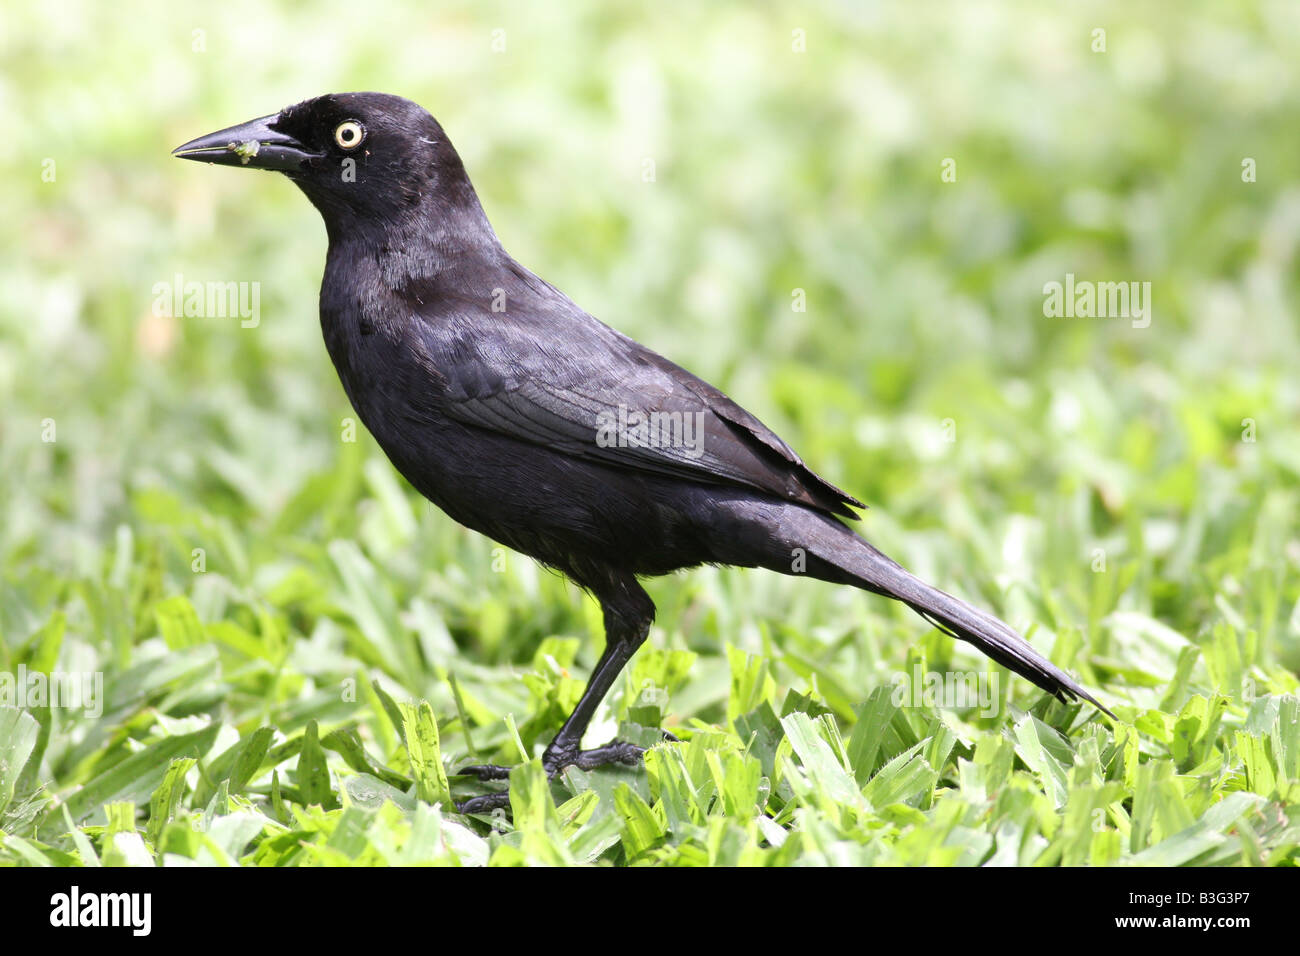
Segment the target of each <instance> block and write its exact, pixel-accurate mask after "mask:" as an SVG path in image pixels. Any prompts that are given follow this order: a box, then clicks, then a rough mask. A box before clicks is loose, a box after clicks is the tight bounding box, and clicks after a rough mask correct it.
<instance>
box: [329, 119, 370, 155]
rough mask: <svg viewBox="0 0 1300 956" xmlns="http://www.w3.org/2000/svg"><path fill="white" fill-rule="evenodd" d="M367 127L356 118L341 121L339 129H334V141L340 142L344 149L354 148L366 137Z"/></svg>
mask: <svg viewBox="0 0 1300 956" xmlns="http://www.w3.org/2000/svg"><path fill="white" fill-rule="evenodd" d="M365 135H366V130H365V127H364V126H362V125H361V124H360V123H358V122H357V121H356V120H348V121H347V122H344V123H339V126H338V129H336V130H335V131H334V142H336V143H338V144H339V145H340V146H342V147H343V148H344V149H352V148H353V147H354V146H356V145H357V144H358V143H360V142H361V140H362V139H364V138H365Z"/></svg>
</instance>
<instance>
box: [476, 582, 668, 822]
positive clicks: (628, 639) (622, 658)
mask: <svg viewBox="0 0 1300 956" xmlns="http://www.w3.org/2000/svg"><path fill="white" fill-rule="evenodd" d="M619 583H620V584H621V587H620V588H619V589H618V591H619V593H617V595H616V597H615V599H614V600H611V599H610V597H606V596H605V595H604V594H602V593H601V592H597V596H598V597H599V598H600V600H601V607H602V609H603V610H604V615H605V650H604V653H602V654H601V655H600V660H599V661H597V662H596V669H595V670H594V671H592V674H591V679H590V680H589V681H588V682H587V687H586V690H584V691H583V692H582V697H581V698H580V699H579V700H578V705H577V706H576V707H574V708H573V713H571V714H570V715H569V718H568V719H567V720H566V721H565V722H564V726H563V727H561V728H560V732H559V733H557V734H556V735H555V739H554V740H552V741H551V743H550V745H549V746H548V747H547V748H546V750H545V752H543V754H542V766H543V767H544V768H545V769H546V772H547V774H548V775H549V776H552V777H554V776H557V775H558V774H559V773H560V771H562V770H563V769H564V768H565V767H570V766H576V767H579V768H581V769H583V770H591V769H593V768H595V767H602V766H605V765H606V764H611V763H623V764H635V763H636V762H637V761H638V760H640V759H641V755H642V754H644V753H645V749H644V748H643V747H638V746H637V745H636V744H631V743H628V742H626V741H622V740H613V741H610V742H609V743H607V744H605V745H604V746H602V747H596V748H594V749H592V750H579V749H578V748H579V746H580V745H581V743H582V735H583V734H584V733H586V731H587V726H588V724H590V723H591V718H592V716H594V715H595V713H596V708H597V707H599V706H600V702H601V701H602V700H604V699H605V695H606V694H607V693H609V689H610V687H612V686H613V685H614V681H615V680H616V679H617V678H618V675H619V674H620V673H621V672H622V670H623V668H624V667H625V666H626V665H627V662H628V661H629V660H631V659H632V655H633V654H635V653H636V651H637V648H639V647H640V646H641V645H642V644H643V643H645V639H646V635H648V634H649V633H650V623H651V621H653V620H654V604H653V603H652V602H651V601H650V596H649V595H648V594H646V593H645V591H644V590H642V588H641V586H640V585H639V584H637V583H636V580H635V578H628V579H627V580H626V581H620V582H619ZM593 590H594V589H593ZM611 597H613V595H611ZM459 772H460V773H461V774H468V775H471V776H475V777H478V778H479V779H480V780H504V779H506V778H507V777H509V776H510V768H509V767H502V766H499V765H496V764H482V765H478V766H472V767H462V768H461V769H460V771H459ZM508 799H509V798H508V795H507V794H506V793H505V792H504V791H502V792H501V793H492V794H486V795H485V796H482V797H475V798H473V799H471V800H467V801H466V802H465V803H463V804H461V806H460V809H461V812H463V813H479V812H482V811H484V810H490V809H495V808H496V807H500V806H505V805H506V804H507V803H508Z"/></svg>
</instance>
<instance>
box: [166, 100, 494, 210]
mask: <svg viewBox="0 0 1300 956" xmlns="http://www.w3.org/2000/svg"><path fill="white" fill-rule="evenodd" d="M172 152H173V155H175V156H179V157H180V158H181V159H193V160H197V161H199V162H205V163H217V164H220V165H223V166H243V167H246V168H248V169H270V170H275V171H277V172H282V173H284V174H285V175H286V176H288V177H289V178H290V179H292V180H293V181H294V182H295V183H297V185H298V187H299V188H300V189H301V190H302V191H303V192H304V193H306V194H307V198H308V199H310V200H311V201H312V203H313V204H314V205H315V206H316V208H317V209H319V210H320V212H321V215H322V216H323V217H324V219H325V224H326V227H327V228H328V229H329V230H330V233H331V235H333V234H335V232H336V231H337V232H340V233H341V232H345V231H347V232H355V231H356V230H359V229H364V228H366V227H367V226H373V225H375V224H379V223H394V222H398V221H401V220H403V219H406V218H409V217H413V216H420V215H427V216H430V217H433V218H444V217H445V216H447V215H448V214H452V213H455V212H458V211H459V212H461V213H465V212H474V211H477V213H478V214H479V215H481V214H482V211H481V209H480V207H479V205H478V199H477V198H476V197H475V196H474V190H473V187H472V186H471V185H470V183H469V178H468V177H467V176H466V174H465V167H464V166H463V165H462V164H461V161H460V157H459V156H458V155H457V153H456V150H455V149H454V148H453V147H452V145H451V143H450V142H449V141H448V139H447V136H446V134H445V133H444V132H443V130H442V127H441V126H440V125H439V124H438V121H437V120H435V119H434V118H433V117H432V116H430V115H429V113H428V112H427V111H426V110H425V109H424V108H423V107H421V106H419V105H418V104H416V103H412V102H411V101H410V100H407V99H403V98H402V97H400V96H390V95H388V94H386V93H332V94H328V95H326V96H318V97H316V98H315V99H310V100H305V101H303V102H301V103H298V104H296V105H294V106H290V107H287V108H285V109H283V110H281V111H280V112H278V113H273V114H271V115H270V116H262V117H259V118H258V119H254V120H249V121H248V122H247V123H241V124H240V125H238V126H231V127H229V128H227V129H223V130H218V131H217V132H215V133H209V134H208V135H206V136H200V137H199V138H198V139H193V140H190V142H188V143H186V144H185V145H183V146H178V147H177V148H176V149H175V150H173V151H172ZM467 207H468V208H467Z"/></svg>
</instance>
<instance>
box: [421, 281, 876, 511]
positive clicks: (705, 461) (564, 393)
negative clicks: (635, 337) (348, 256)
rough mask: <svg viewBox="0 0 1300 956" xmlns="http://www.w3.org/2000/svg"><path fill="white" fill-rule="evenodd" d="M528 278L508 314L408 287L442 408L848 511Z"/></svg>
mask: <svg viewBox="0 0 1300 956" xmlns="http://www.w3.org/2000/svg"><path fill="white" fill-rule="evenodd" d="M528 278H529V279H532V280H533V281H534V282H536V283H539V284H540V285H542V286H544V289H542V290H541V292H542V294H540V295H539V294H537V292H538V289H537V288H535V287H534V288H532V289H531V291H530V292H529V294H528V295H525V296H519V295H516V296H514V297H513V299H514V301H511V302H510V304H509V306H508V310H507V311H505V312H491V311H490V310H489V309H488V308H484V307H483V305H482V304H480V302H481V300H479V301H478V302H475V301H471V300H470V299H467V298H466V299H460V298H449V297H447V296H446V295H442V296H439V295H438V294H437V292H436V290H433V291H430V290H423V291H421V290H408V291H407V295H406V299H407V303H408V305H409V306H410V307H411V311H412V312H413V313H414V317H415V320H416V322H415V328H416V333H415V334H416V339H417V344H418V350H419V352H420V354H421V356H422V358H423V360H424V361H425V362H426V363H428V365H429V371H430V372H431V373H432V374H431V376H430V379H431V380H432V381H435V382H437V383H438V389H439V392H440V394H439V395H438V396H437V399H436V401H437V406H438V410H439V411H440V412H441V413H442V414H444V415H446V416H447V417H449V418H451V419H453V420H455V421H459V422H461V423H462V424H466V425H472V426H475V427H478V428H484V429H488V430H490V431H494V432H497V433H500V434H503V435H507V436H509V437H511V438H515V439H518V440H521V441H526V442H531V443H533V444H536V445H542V446H545V447H547V448H551V449H554V450H556V451H560V452H563V453H564V454H568V455H572V456H574V457H576V458H583V459H588V460H592V461H599V462H601V463H603V464H607V465H611V466H614V467H620V468H628V469H632V470H636V471H645V472H651V473H656V474H662V475H668V476H673V477H679V478H683V479H687V480H693V481H703V482H710V483H723V484H736V485H741V486H745V487H748V488H753V489H757V490H759V491H763V492H766V493H768V494H771V495H774V496H776V497H778V498H781V499H783V500H787V501H797V502H800V503H803V504H806V505H809V506H810V507H813V508H816V509H818V510H821V511H826V512H829V513H833V514H837V515H841V516H844V517H850V518H855V517H857V516H856V515H855V514H854V513H853V512H852V511H851V510H850V507H857V508H861V507H865V506H864V505H862V503H861V502H859V501H857V500H856V499H854V498H853V497H851V496H849V495H847V494H845V493H844V492H843V491H841V490H840V489H838V488H836V487H835V486H834V485H831V484H830V483H829V482H827V481H825V480H823V479H822V478H820V477H818V476H817V475H816V474H814V473H813V472H812V471H811V470H810V469H809V468H808V467H807V466H806V465H805V464H804V463H803V461H802V460H800V458H799V456H798V455H796V454H795V453H794V451H793V450H792V449H791V448H790V446H789V445H787V444H786V443H785V442H783V441H782V440H781V439H780V438H778V437H777V436H776V435H775V434H774V433H773V432H772V431H771V429H769V428H767V426H765V425H764V424H763V423H762V422H760V421H759V420H758V419H757V418H755V417H754V416H753V415H751V414H750V413H749V412H747V411H745V410H744V409H743V408H741V407H740V406H739V405H737V404H736V403H735V402H733V401H732V400H731V399H730V398H728V397H727V396H726V395H724V394H723V393H722V392H721V391H720V390H718V389H717V388H714V387H713V386H712V385H710V384H709V383H707V382H705V381H704V380H702V379H700V378H698V377H696V376H695V375H692V374H691V373H690V372H687V371H686V370H685V369H683V368H681V367H680V366H677V365H675V364H673V363H672V362H670V361H668V360H667V359H665V358H664V357H663V356H661V355H659V354H657V353H655V352H653V351H651V350H650V349H647V348H645V347H644V346H642V345H640V344H638V343H636V342H634V341H632V340H631V339H629V338H627V337H626V336H624V335H622V334H620V333H618V332H616V331H614V330H613V329H611V328H609V327H608V326H606V325H604V324H602V323H601V322H599V321H597V320H596V319H594V318H592V317H591V316H589V315H587V314H586V313H585V312H582V310H580V309H579V308H578V307H577V306H576V305H573V303H572V302H570V301H569V300H568V299H567V298H565V297H564V296H563V295H562V294H561V293H559V292H557V291H555V290H554V289H552V288H551V287H550V286H545V284H544V283H541V280H537V279H535V277H533V276H531V275H529V276H528ZM530 298H531V301H530ZM508 301H509V300H508Z"/></svg>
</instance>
